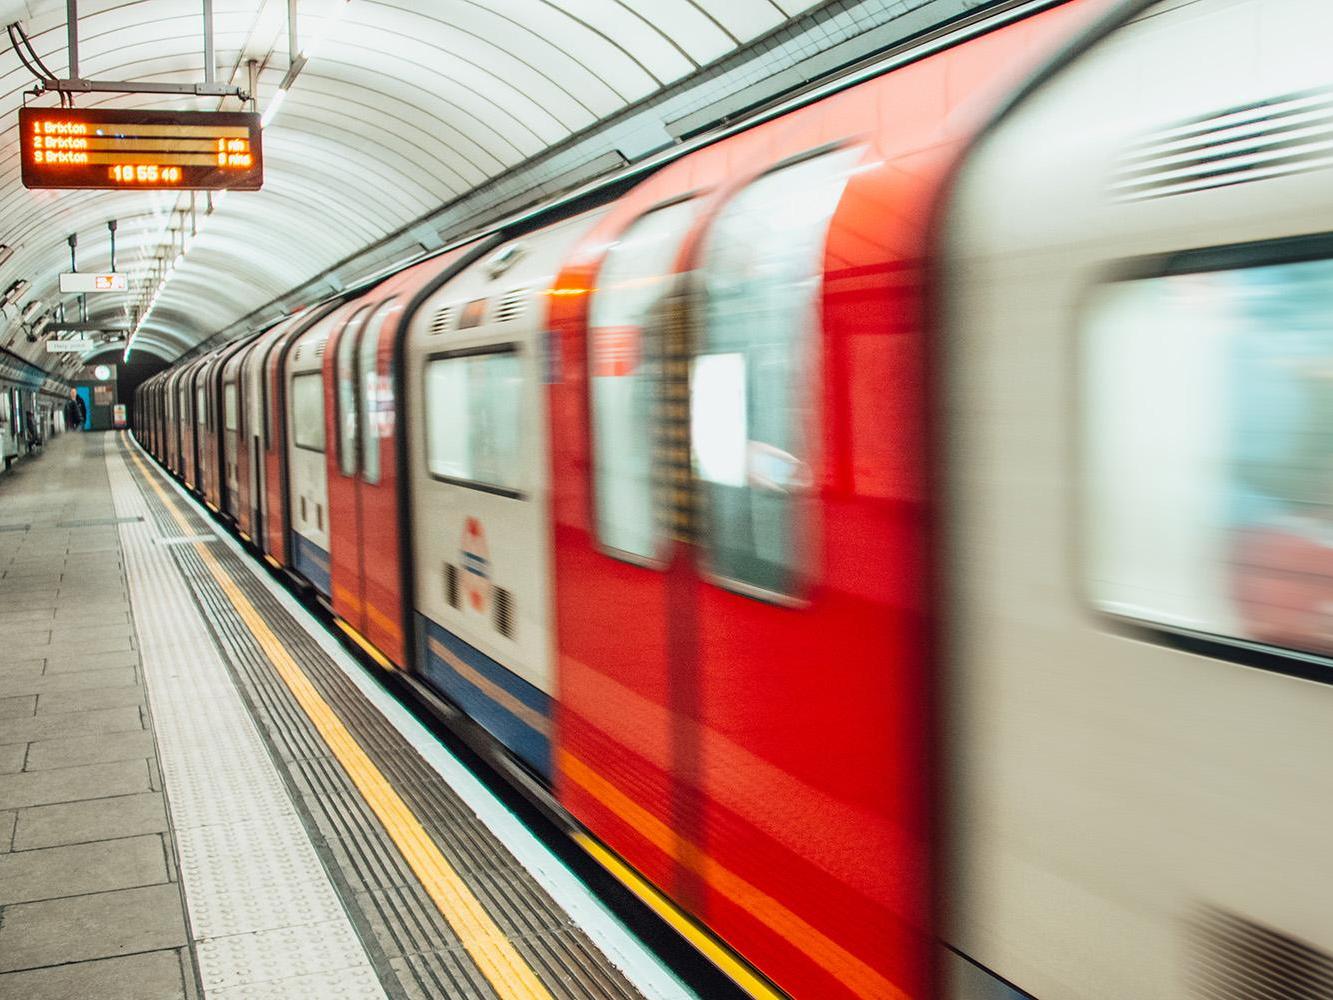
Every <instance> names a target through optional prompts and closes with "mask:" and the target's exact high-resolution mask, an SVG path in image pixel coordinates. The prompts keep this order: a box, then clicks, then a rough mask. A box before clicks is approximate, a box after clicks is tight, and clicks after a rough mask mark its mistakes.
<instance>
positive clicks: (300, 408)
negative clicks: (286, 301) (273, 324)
mask: <svg viewBox="0 0 1333 1000" xmlns="http://www.w3.org/2000/svg"><path fill="white" fill-rule="evenodd" d="M345 318H346V313H345V312H339V313H335V314H334V315H332V316H330V317H329V318H328V319H327V320H325V321H323V322H320V323H317V324H315V325H314V326H313V327H311V328H310V329H309V330H307V331H306V332H305V333H303V334H302V335H301V336H300V337H299V338H297V340H296V342H295V343H294V344H293V346H292V349H291V351H290V352H289V353H288V355H287V364H286V368H287V372H286V376H285V381H286V400H287V415H286V416H287V422H288V423H287V431H288V433H287V441H286V444H287V449H286V450H287V476H288V497H289V502H290V508H289V509H290V514H291V518H290V524H289V526H288V527H289V533H290V545H291V565H292V567H293V568H294V569H296V571H297V572H299V573H300V574H301V575H302V576H303V577H305V579H306V580H308V581H310V583H311V584H313V585H314V587H315V589H316V590H317V591H319V593H320V594H322V595H323V596H324V597H326V598H331V597H332V593H333V590H332V572H331V569H332V567H331V565H330V563H329V539H330V535H331V533H332V530H333V529H332V525H331V524H330V519H329V477H328V469H327V465H326V463H327V461H328V458H327V451H328V448H329V446H330V439H331V438H332V437H334V436H336V434H337V428H336V427H334V428H332V432H331V429H330V427H329V423H330V418H329V416H328V412H329V406H328V398H327V396H328V391H329V389H328V387H327V386H326V365H325V358H326V348H327V346H328V339H329V334H330V332H331V331H332V330H334V329H336V327H337V325H338V323H339V322H341V321H342V320H344V319H345Z"/></svg>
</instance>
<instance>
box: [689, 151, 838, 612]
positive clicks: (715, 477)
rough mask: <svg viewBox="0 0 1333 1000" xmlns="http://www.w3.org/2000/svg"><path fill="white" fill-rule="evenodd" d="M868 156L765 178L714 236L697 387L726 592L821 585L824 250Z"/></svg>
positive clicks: (708, 252) (702, 458) (712, 561)
mask: <svg viewBox="0 0 1333 1000" xmlns="http://www.w3.org/2000/svg"><path fill="white" fill-rule="evenodd" d="M861 155H862V150H861V149H860V148H859V147H847V148H842V149H837V150H834V151H832V152H829V153H823V154H820V155H817V156H812V157H809V158H807V159H804V160H800V161H798V162H796V163H793V164H792V165H790V166H787V167H782V168H780V169H778V170H774V171H772V172H771V173H768V174H765V175H763V176H762V177H760V178H758V179H757V180H756V181H755V182H754V183H752V184H750V185H749V186H748V187H746V188H745V189H744V190H743V191H741V192H740V193H739V194H737V195H736V196H735V197H734V198H732V199H731V201H729V202H728V203H727V204H726V206H725V207H724V208H723V209H722V211H721V213H720V214H719V215H718V218H717V220H716V221H715V222H714V223H713V225H712V226H711V227H710V230H709V234H708V240H707V244H706V246H705V248H704V254H703V261H702V266H701V271H702V278H703V288H704V293H705V298H704V303H703V316H702V320H703V322H702V331H701V337H700V343H699V344H698V346H697V353H696V357H695V359H694V363H693V368H692V372H691V377H690V405H691V439H692V450H693V460H694V470H695V476H696V477H697V478H698V480H699V482H700V486H701V489H702V491H703V496H702V500H703V503H702V505H701V506H702V510H701V519H702V522H701V527H702V530H701V531H700V535H699V537H700V544H701V545H702V546H703V547H704V550H705V552H706V553H707V560H708V568H709V569H710V570H711V571H712V572H713V573H716V574H717V575H718V576H720V577H722V578H723V579H725V580H728V581H732V582H735V583H739V584H743V585H746V586H747V587H754V588H758V589H759V590H761V591H766V592H769V593H774V594H781V595H786V596H797V595H798V594H799V593H800V591H801V590H802V588H803V584H804V580H805V579H806V578H807V576H808V572H809V551H810V547H811V539H810V537H809V535H810V529H811V525H810V524H809V521H808V517H807V516H805V515H806V510H807V507H808V504H809V487H810V485H811V483H810V467H811V466H812V465H813V464H814V463H813V462H812V459H811V455H810V452H809V449H810V446H811V442H812V440H813V435H814V430H815V428H814V405H815V391H816V387H817V380H818V374H817V372H818V341H817V337H816V333H817V331H818V329H819V316H818V311H817V307H818V296H819V289H820V275H821V274H822V273H823V254H824V241H825V237H826V235H827V232H828V225H829V220H830V219H831V218H832V216H833V212H834V209H836V208H837V205H838V201H839V199H840V198H841V196H842V191H843V187H844V186H845V185H846V183H847V177H848V176H849V173H850V171H851V170H852V168H853V167H854V166H855V165H856V163H857V161H858V160H860V158H861Z"/></svg>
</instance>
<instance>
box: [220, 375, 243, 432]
mask: <svg viewBox="0 0 1333 1000" xmlns="http://www.w3.org/2000/svg"><path fill="white" fill-rule="evenodd" d="M237 418H238V413H237V407H236V383H234V382H228V383H227V384H226V385H224V386H223V387H222V421H223V422H222V426H223V427H224V428H225V429H226V430H229V431H234V430H237V429H238V428H239V424H238V423H237Z"/></svg>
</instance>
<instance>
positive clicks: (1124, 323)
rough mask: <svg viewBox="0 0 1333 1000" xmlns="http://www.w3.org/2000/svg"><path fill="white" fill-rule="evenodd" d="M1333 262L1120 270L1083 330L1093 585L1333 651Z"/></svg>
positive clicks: (1170, 616) (1181, 622) (1229, 630)
mask: <svg viewBox="0 0 1333 1000" xmlns="http://www.w3.org/2000/svg"><path fill="white" fill-rule="evenodd" d="M1331 314H1333V261H1327V260H1314V261H1308V260H1307V261H1299V262H1294V263H1282V264H1271V265H1263V266H1253V267H1245V268H1238V269H1234V270H1227V271H1210V272H1206V273H1197V274H1179V275H1170V276H1166V277H1159V278H1149V279H1142V280H1134V281H1125V282H1119V283H1116V284H1114V285H1111V286H1109V287H1107V288H1105V289H1103V290H1102V291H1101V292H1100V293H1099V294H1098V295H1097V296H1096V298H1095V300H1094V304H1093V308H1092V312H1091V322H1090V324H1089V329H1088V339H1087V342H1086V367H1085V371H1084V375H1085V380H1084V385H1085V392H1086V399H1087V410H1086V424H1085V434H1086V446H1087V447H1086V455H1087V461H1086V465H1085V468H1086V480H1085V491H1086V505H1085V508H1086V511H1087V514H1088V516H1087V519H1086V528H1087V534H1086V542H1087V567H1088V585H1089V592H1090V595H1091V596H1092V598H1093V600H1094V602H1095V603H1097V604H1098V605H1099V606H1101V607H1102V608H1104V609H1106V610H1108V611H1112V612H1114V613H1117V614H1123V615H1127V616H1130V617H1134V618H1139V619H1144V620H1147V621H1152V622H1158V623H1161V624H1166V625H1172V626H1177V627H1182V628H1188V629H1191V630H1196V631H1200V632H1207V633H1211V634H1215V635H1226V636H1236V637H1241V638H1246V639H1252V640H1255V641H1259V642H1264V643H1269V644H1272V645H1278V646H1285V647H1288V648H1292V649H1298V650H1305V651H1310V652H1317V653H1324V654H1333V322H1331V321H1330V315H1331Z"/></svg>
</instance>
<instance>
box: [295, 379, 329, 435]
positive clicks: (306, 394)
mask: <svg viewBox="0 0 1333 1000" xmlns="http://www.w3.org/2000/svg"><path fill="white" fill-rule="evenodd" d="M292 440H294V441H295V442H296V447H298V448H309V449H310V450H311V451H323V450H324V379H323V378H322V377H321V376H320V374H319V373H318V372H307V373H306V374H304V375H297V376H295V377H294V378H293V379H292Z"/></svg>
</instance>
